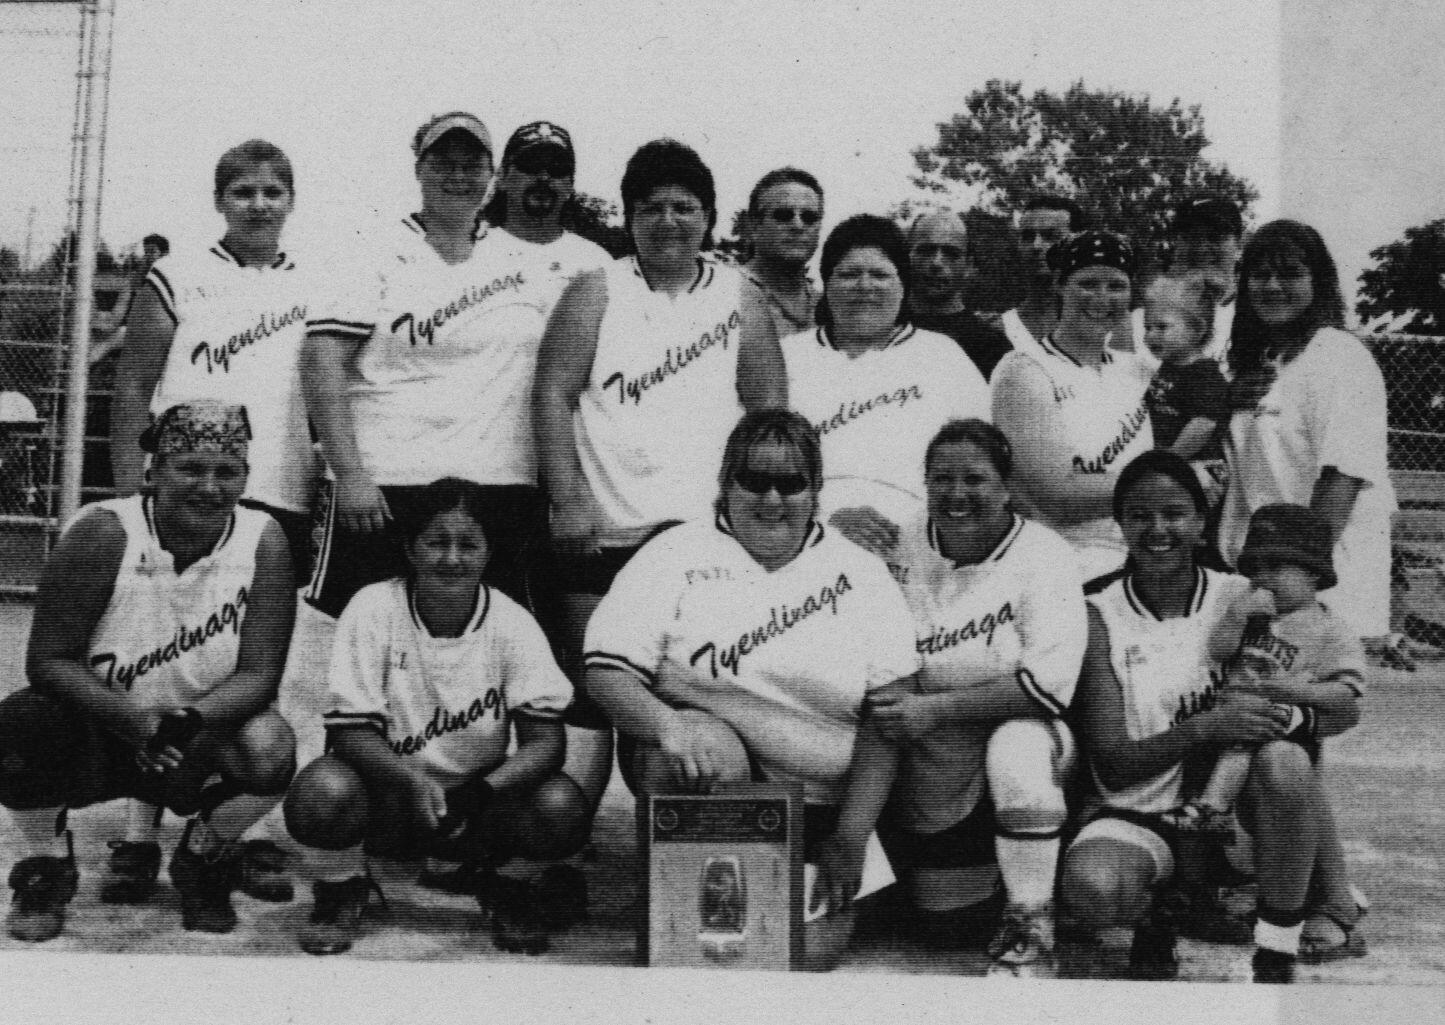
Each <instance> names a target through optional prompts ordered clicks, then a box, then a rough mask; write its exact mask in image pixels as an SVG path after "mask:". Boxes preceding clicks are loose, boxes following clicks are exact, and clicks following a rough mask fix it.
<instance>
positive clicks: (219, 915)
mask: <svg viewBox="0 0 1445 1025" xmlns="http://www.w3.org/2000/svg"><path fill="white" fill-rule="evenodd" d="M195 823H196V820H195V819H192V820H191V821H190V822H188V823H187V824H186V831H185V832H184V833H183V834H181V842H180V844H179V845H178V846H177V847H176V852H175V854H173V855H171V883H172V884H174V886H175V888H176V891H177V892H178V893H179V894H180V895H181V924H182V925H183V926H185V927H186V928H187V929H189V930H191V931H192V932H230V931H231V930H232V929H234V928H235V927H236V909H235V908H233V907H231V891H232V890H234V889H235V888H236V884H237V882H238V875H239V870H238V867H237V859H236V858H235V857H234V855H231V854H230V853H229V852H227V851H225V850H224V849H223V850H221V851H219V852H217V854H215V855H214V856H212V857H206V856H204V855H200V854H197V853H195V852H194V851H192V850H191V848H190V846H189V844H190V839H191V830H192V829H193V828H194V826H195Z"/></svg>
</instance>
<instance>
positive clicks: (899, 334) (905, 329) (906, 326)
mask: <svg viewBox="0 0 1445 1025" xmlns="http://www.w3.org/2000/svg"><path fill="white" fill-rule="evenodd" d="M917 333H918V328H916V327H914V326H913V324H912V323H910V322H908V321H904V322H903V323H902V324H898V325H897V326H895V327H894V328H893V332H892V333H891V334H890V335H889V336H888V341H887V342H885V343H884V345H883V348H884V349H891V348H893V347H894V346H895V345H901V344H903V343H904V342H906V341H908V339H910V338H912V337H913V336H914V335H916V334H917ZM816 337H817V339H818V344H819V345H821V346H823V348H825V349H832V350H833V351H834V352H838V351H839V349H838V346H837V345H835V344H834V343H833V333H832V332H831V331H829V330H828V328H826V327H824V326H822V325H821V324H820V325H819V326H818V330H817V335H816ZM878 351H882V350H878Z"/></svg>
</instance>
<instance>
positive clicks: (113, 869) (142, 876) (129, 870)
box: [100, 840, 161, 904]
mask: <svg viewBox="0 0 1445 1025" xmlns="http://www.w3.org/2000/svg"><path fill="white" fill-rule="evenodd" d="M160 874H161V845H160V844H158V843H155V842H153V841H150V840H112V841H110V872H109V874H108V875H107V876H106V877H105V881H104V882H102V883H101V885H100V901H101V903H102V904H144V903H145V902H146V901H148V900H150V897H151V894H152V893H154V892H155V889H156V877H158V876H159V875H160Z"/></svg>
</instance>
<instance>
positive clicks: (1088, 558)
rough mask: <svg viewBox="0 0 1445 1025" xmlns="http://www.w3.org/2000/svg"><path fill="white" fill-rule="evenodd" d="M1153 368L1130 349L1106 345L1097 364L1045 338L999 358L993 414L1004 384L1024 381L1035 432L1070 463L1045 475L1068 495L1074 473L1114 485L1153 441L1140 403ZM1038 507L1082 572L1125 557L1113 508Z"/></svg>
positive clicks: (1096, 572) (1115, 564) (1100, 570)
mask: <svg viewBox="0 0 1445 1025" xmlns="http://www.w3.org/2000/svg"><path fill="white" fill-rule="evenodd" d="M1040 370H1042V372H1043V373H1042V375H1040V374H1039V371H1040ZM1150 376H1151V375H1150V373H1149V370H1148V368H1147V367H1146V366H1145V365H1144V363H1143V361H1141V360H1140V359H1138V358H1137V357H1136V356H1133V355H1131V354H1129V353H1121V352H1113V351H1111V350H1108V349H1106V350H1104V353H1103V362H1102V363H1101V364H1100V365H1099V366H1098V368H1093V367H1086V366H1084V365H1082V364H1080V363H1079V362H1078V361H1077V360H1075V359H1074V358H1073V357H1072V356H1070V355H1069V354H1068V353H1066V352H1064V351H1063V350H1061V349H1059V348H1058V347H1056V346H1055V345H1054V344H1053V343H1052V342H1051V341H1050V340H1048V339H1044V340H1043V341H1042V342H1039V343H1038V344H1037V345H1036V347H1035V348H1034V349H1032V350H1017V351H1014V352H1011V353H1009V354H1008V355H1006V356H1004V358H1003V359H1002V360H1001V361H1000V362H999V365H998V367H997V368H996V369H995V370H994V374H993V387H994V410H993V417H994V420H996V421H1002V420H1004V417H1003V416H1002V415H1000V414H1001V412H1002V411H1001V409H1000V407H999V405H998V401H999V398H1000V392H1001V390H1002V389H1003V388H1005V387H1009V386H1011V385H1015V384H1023V385H1025V386H1026V387H1027V389H1028V390H1027V397H1028V403H1029V409H1028V410H1027V414H1028V419H1029V422H1030V424H1031V426H1032V429H1033V431H1034V434H1035V437H1036V439H1037V440H1039V441H1040V442H1042V443H1043V444H1046V445H1047V446H1049V447H1050V448H1052V449H1054V450H1055V451H1057V452H1059V453H1060V454H1061V456H1062V457H1063V459H1062V461H1064V462H1065V463H1066V464H1067V465H1068V467H1069V472H1068V473H1067V474H1066V475H1062V476H1059V477H1058V478H1057V479H1054V480H1052V481H1049V482H1047V486H1048V487H1050V488H1053V489H1054V490H1055V493H1056V495H1057V496H1058V498H1059V500H1060V501H1066V500H1067V497H1068V495H1069V494H1070V492H1071V490H1072V489H1073V488H1074V487H1075V486H1076V485H1075V482H1076V481H1078V480H1084V479H1088V480H1100V479H1102V481H1103V482H1104V483H1106V484H1107V486H1108V487H1110V488H1112V487H1113V485H1114V483H1115V482H1116V481H1117V480H1118V478H1119V473H1120V471H1122V470H1123V469H1124V467H1125V466H1127V465H1129V462H1130V461H1131V460H1132V459H1134V458H1135V457H1136V456H1138V455H1140V454H1141V453H1144V452H1147V451H1148V450H1149V449H1151V448H1153V447H1154V430H1153V427H1152V426H1151V424H1150V422H1149V408H1148V406H1147V405H1145V403H1144V394H1145V392H1146V391H1148V388H1149V379H1150ZM1006 381H1007V382H1008V384H1005V383H1004V382H1006ZM1015 415H1017V411H1015ZM1015 498H1016V499H1019V500H1020V501H1024V502H1025V503H1026V504H1027V498H1028V496H1025V495H1022V494H1018V493H1016V494H1015ZM1035 513H1036V518H1037V519H1038V520H1039V521H1040V522H1042V523H1044V524H1045V525H1046V526H1049V527H1052V528H1053V529H1054V530H1055V531H1057V532H1058V533H1059V534H1060V535H1062V536H1063V537H1064V539H1065V540H1067V541H1068V542H1069V543H1070V544H1072V545H1073V546H1074V548H1075V550H1076V551H1077V552H1078V554H1079V560H1080V569H1081V571H1082V572H1083V574H1084V578H1085V579H1086V580H1087V579H1090V578H1092V577H1095V576H1100V575H1102V574H1104V573H1110V572H1113V571H1114V570H1116V569H1118V568H1119V567H1120V566H1122V565H1123V564H1124V557H1125V555H1126V554H1127V552H1126V550H1125V547H1124V538H1123V535H1122V533H1121V532H1120V530H1119V525H1118V524H1117V523H1115V522H1114V519H1113V517H1112V516H1108V515H1105V516H1098V517H1094V518H1091V519H1088V520H1084V521H1083V522H1080V523H1065V522H1062V521H1058V522H1053V521H1051V520H1050V518H1049V517H1048V516H1047V515H1046V514H1045V513H1044V512H1043V511H1042V509H1036V510H1035Z"/></svg>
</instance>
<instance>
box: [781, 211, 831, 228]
mask: <svg viewBox="0 0 1445 1025" xmlns="http://www.w3.org/2000/svg"><path fill="white" fill-rule="evenodd" d="M768 216H769V217H771V218H772V219H773V220H774V221H776V222H777V223H779V224H792V223H793V220H794V219H795V218H796V219H797V220H799V221H801V222H802V223H803V225H804V226H805V227H809V228H811V227H812V226H813V225H815V224H817V223H818V222H819V221H820V220H822V218H823V215H822V214H820V213H819V212H818V211H816V210H799V209H797V208H796V207H791V206H775V207H773V208H772V209H771V210H770V211H768Z"/></svg>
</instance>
